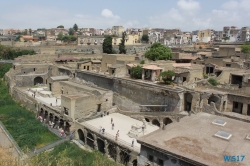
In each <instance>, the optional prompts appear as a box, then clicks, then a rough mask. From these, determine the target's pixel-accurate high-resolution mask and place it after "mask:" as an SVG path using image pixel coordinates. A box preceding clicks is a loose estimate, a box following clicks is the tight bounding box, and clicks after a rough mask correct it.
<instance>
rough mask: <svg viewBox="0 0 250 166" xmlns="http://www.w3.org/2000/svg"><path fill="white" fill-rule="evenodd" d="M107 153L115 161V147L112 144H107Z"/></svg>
mask: <svg viewBox="0 0 250 166" xmlns="http://www.w3.org/2000/svg"><path fill="white" fill-rule="evenodd" d="M108 151H109V155H110V157H111V158H112V159H114V160H115V161H116V146H115V145H113V144H109V146H108Z"/></svg>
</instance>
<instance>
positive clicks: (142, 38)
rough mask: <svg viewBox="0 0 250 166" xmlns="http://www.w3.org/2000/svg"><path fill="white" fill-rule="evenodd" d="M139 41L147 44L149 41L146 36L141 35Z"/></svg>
mask: <svg viewBox="0 0 250 166" xmlns="http://www.w3.org/2000/svg"><path fill="white" fill-rule="evenodd" d="M141 41H143V42H146V43H148V41H149V37H148V35H143V36H142V37H141Z"/></svg>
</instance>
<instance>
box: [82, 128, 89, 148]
mask: <svg viewBox="0 0 250 166" xmlns="http://www.w3.org/2000/svg"><path fill="white" fill-rule="evenodd" d="M83 133H84V144H85V145H87V136H88V131H87V130H86V129H84V132H83Z"/></svg>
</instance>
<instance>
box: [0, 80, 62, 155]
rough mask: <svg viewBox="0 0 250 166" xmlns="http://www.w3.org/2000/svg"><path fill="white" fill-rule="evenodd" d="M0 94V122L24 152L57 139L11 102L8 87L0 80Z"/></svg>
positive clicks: (31, 114)
mask: <svg viewBox="0 0 250 166" xmlns="http://www.w3.org/2000/svg"><path fill="white" fill-rule="evenodd" d="M0 94H1V95H0V106H1V109H0V121H2V123H3V124H4V125H5V127H6V128H7V129H8V131H9V132H10V134H11V135H12V136H13V138H14V139H15V140H16V142H17V144H18V145H19V146H20V147H21V148H22V149H23V150H24V151H28V150H30V149H34V148H35V147H37V148H39V147H41V146H44V145H46V144H49V143H51V142H53V141H56V140H57V139H58V137H57V136H55V135H54V134H52V133H51V132H50V131H49V130H48V129H47V127H45V126H42V125H41V123H40V121H38V120H36V119H35V113H32V112H30V111H27V110H26V109H25V108H22V107H20V106H19V105H18V104H17V103H15V101H13V100H12V98H11V96H10V95H9V93H8V87H7V86H6V85H5V84H4V82H3V81H1V80H0ZM31 133H32V134H31Z"/></svg>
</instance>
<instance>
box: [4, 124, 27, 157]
mask: <svg viewBox="0 0 250 166" xmlns="http://www.w3.org/2000/svg"><path fill="white" fill-rule="evenodd" d="M0 128H1V129H2V130H3V131H4V133H5V134H6V136H7V137H8V139H9V140H10V142H11V143H12V144H13V146H14V147H15V149H16V151H17V152H18V153H19V155H20V157H22V156H23V155H24V152H23V151H22V149H21V148H20V147H19V146H18V144H17V143H16V141H15V139H14V138H13V137H12V136H11V134H10V133H9V131H8V130H7V129H6V127H5V126H4V124H3V123H2V122H1V121H0Z"/></svg>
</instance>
